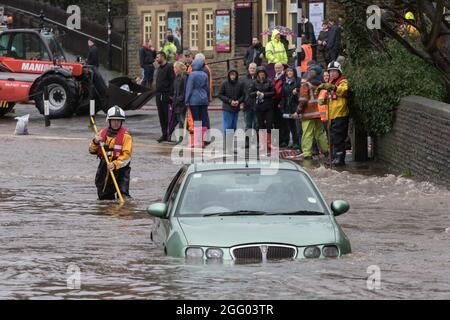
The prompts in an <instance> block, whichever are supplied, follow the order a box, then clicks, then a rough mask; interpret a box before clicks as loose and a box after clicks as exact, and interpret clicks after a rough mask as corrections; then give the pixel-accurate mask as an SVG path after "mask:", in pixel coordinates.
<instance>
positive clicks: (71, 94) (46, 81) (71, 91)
mask: <svg viewBox="0 0 450 320" xmlns="http://www.w3.org/2000/svg"><path fill="white" fill-rule="evenodd" d="M45 87H48V96H49V98H48V100H49V111H50V114H49V118H50V119H57V118H67V117H71V116H72V115H73V112H74V110H75V108H76V106H77V102H78V93H77V84H76V82H75V80H74V79H72V78H65V77H63V76H61V75H57V74H52V75H47V76H45V77H44V78H42V79H41V80H40V81H39V83H38V85H37V86H36V90H37V92H39V93H40V94H39V95H37V98H36V100H35V103H36V108H38V110H39V112H40V113H41V114H44V89H45Z"/></svg>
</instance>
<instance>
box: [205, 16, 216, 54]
mask: <svg viewBox="0 0 450 320" xmlns="http://www.w3.org/2000/svg"><path fill="white" fill-rule="evenodd" d="M213 49H214V16H213V12H212V11H205V50H213Z"/></svg>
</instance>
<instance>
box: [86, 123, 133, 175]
mask: <svg viewBox="0 0 450 320" xmlns="http://www.w3.org/2000/svg"><path fill="white" fill-rule="evenodd" d="M107 131H108V129H107V128H105V129H103V130H101V131H100V132H99V134H100V136H101V137H102V139H103V142H104V143H105V151H106V153H107V155H108V157H109V156H112V162H113V163H114V166H115V168H116V170H118V169H120V168H123V167H126V166H127V165H129V164H130V161H131V154H132V152H133V139H132V138H131V135H130V134H129V133H128V131H127V130H126V129H125V128H121V129H120V131H119V132H118V133H117V135H116V137H114V138H113V137H109V136H107V135H106V132H107ZM89 153H91V154H95V155H97V156H98V157H100V158H103V154H102V153H100V145H99V144H95V143H94V141H92V142H91V144H90V146H89Z"/></svg>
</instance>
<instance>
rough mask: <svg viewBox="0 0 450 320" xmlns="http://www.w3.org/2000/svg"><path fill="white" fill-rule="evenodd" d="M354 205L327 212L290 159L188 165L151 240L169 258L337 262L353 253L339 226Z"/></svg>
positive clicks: (153, 209) (155, 207)
mask: <svg viewBox="0 0 450 320" xmlns="http://www.w3.org/2000/svg"><path fill="white" fill-rule="evenodd" d="M348 209H349V204H348V203H347V202H346V201H343V200H336V201H334V202H333V203H331V205H330V206H328V205H327V204H326V202H325V199H324V197H323V196H322V194H321V193H320V191H319V189H318V188H317V186H316V185H315V183H314V182H313V180H312V179H311V177H310V176H309V175H308V173H307V172H306V171H305V170H303V168H302V167H300V166H299V165H297V164H296V163H294V162H291V161H280V162H278V163H277V164H276V166H274V164H273V163H270V162H264V161H254V162H245V161H243V162H233V163H220V164H218V163H198V164H191V165H187V166H184V167H182V168H181V169H180V170H179V171H178V173H177V174H176V175H175V177H174V178H173V180H172V182H171V183H170V185H169V187H168V189H167V192H166V194H165V196H164V199H163V201H162V202H159V203H154V204H151V205H150V206H149V207H148V209H147V212H148V213H149V214H150V215H151V216H153V217H157V219H155V223H154V225H153V228H152V232H151V238H152V240H153V241H154V242H156V243H157V244H160V245H162V246H163V247H164V251H165V253H166V254H167V255H169V256H174V257H186V258H189V259H203V260H214V261H217V260H232V261H235V262H265V261H271V260H280V259H303V258H336V257H340V256H342V255H344V254H347V253H350V252H351V247H350V242H349V240H348V238H347V236H346V235H345V234H344V232H343V231H342V229H341V227H340V226H339V224H338V223H337V222H336V219H335V216H338V215H340V214H343V213H345V212H346V211H348Z"/></svg>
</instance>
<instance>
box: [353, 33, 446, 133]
mask: <svg viewBox="0 0 450 320" xmlns="http://www.w3.org/2000/svg"><path fill="white" fill-rule="evenodd" d="M387 49H388V50H387V52H386V53H380V52H373V51H369V52H368V53H367V54H366V55H364V56H363V57H362V58H361V59H358V64H354V65H352V64H347V65H346V66H345V75H346V77H347V78H348V79H349V82H350V88H351V94H350V96H349V106H350V112H351V114H352V117H353V118H354V119H355V121H356V122H357V123H358V124H359V125H360V126H362V127H363V128H365V130H366V131H367V132H368V133H369V134H370V135H376V136H380V135H383V134H386V133H388V132H389V131H390V130H391V129H392V125H393V115H394V111H395V108H396V107H397V106H398V105H399V103H400V99H401V98H403V97H406V96H410V95H417V96H423V97H427V98H430V99H434V100H439V101H443V100H444V99H445V92H446V89H445V82H444V80H443V78H442V76H441V75H440V74H439V73H438V71H437V70H436V69H435V68H434V67H433V66H431V65H429V64H427V63H426V62H424V61H423V60H421V59H419V58H418V57H416V56H413V55H412V54H411V53H409V52H408V51H407V50H406V49H405V48H404V47H403V46H401V45H400V44H398V43H397V42H395V41H392V40H391V41H388V42H387Z"/></svg>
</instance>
